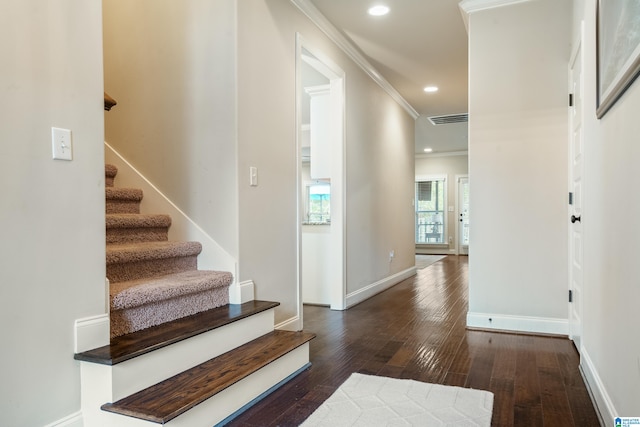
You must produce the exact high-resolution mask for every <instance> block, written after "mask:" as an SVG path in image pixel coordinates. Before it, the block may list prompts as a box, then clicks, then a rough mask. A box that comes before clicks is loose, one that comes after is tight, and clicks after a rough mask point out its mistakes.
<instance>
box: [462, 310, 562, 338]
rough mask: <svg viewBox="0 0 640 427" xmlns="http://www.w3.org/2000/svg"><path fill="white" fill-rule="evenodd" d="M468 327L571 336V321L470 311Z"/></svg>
mask: <svg viewBox="0 0 640 427" xmlns="http://www.w3.org/2000/svg"><path fill="white" fill-rule="evenodd" d="M467 327H469V328H478V329H495V330H501V331H518V332H529V333H534V334H552V335H563V336H568V335H569V320H568V319H559V318H552V317H533V316H512V315H509V314H493V313H475V312H471V311H470V312H468V313H467Z"/></svg>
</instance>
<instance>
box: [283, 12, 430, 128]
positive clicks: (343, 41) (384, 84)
mask: <svg viewBox="0 0 640 427" xmlns="http://www.w3.org/2000/svg"><path fill="white" fill-rule="evenodd" d="M291 3H293V4H294V5H295V6H296V7H297V8H298V9H300V11H301V12H302V13H304V14H305V15H306V16H307V17H308V18H309V19H310V20H311V22H313V23H314V24H315V25H316V26H317V27H318V28H320V30H321V31H322V32H323V33H325V34H326V35H327V36H328V37H329V39H331V41H333V42H334V43H335V44H336V45H337V46H338V47H339V48H340V49H342V51H343V52H344V53H346V54H347V56H349V58H351V59H352V60H353V61H354V62H355V63H356V64H357V65H358V66H359V67H360V68H362V70H363V71H364V72H365V73H367V75H368V76H369V77H371V78H372V79H373V81H374V82H376V83H377V84H378V85H379V86H380V87H381V88H382V89H384V90H385V91H386V92H387V93H388V94H389V96H391V98H393V99H394V100H395V101H396V102H397V103H398V104H400V106H401V107H402V108H404V109H405V111H406V112H407V113H409V115H410V116H411V117H413V119H414V120H415V119H417V118H418V117H419V116H420V114H419V113H418V112H417V111H416V110H415V109H414V108H413V107H412V106H411V104H409V103H408V102H407V100H406V99H404V98H403V97H402V95H400V93H399V92H398V91H397V90H396V89H395V88H394V87H393V86H391V83H389V82H388V81H387V79H385V78H384V77H383V76H382V74H380V73H379V72H378V70H376V69H375V67H374V66H373V65H371V63H370V62H369V61H368V60H367V59H366V58H365V56H364V55H363V54H362V53H360V51H359V50H358V49H357V48H356V47H355V46H354V45H353V43H351V42H350V41H349V40H348V39H347V38H346V37H345V36H344V35H343V34H342V33H341V32H340V31H339V30H338V29H337V28H336V27H335V26H334V25H333V24H332V23H331V22H330V21H329V20H328V19H327V18H326V17H325V16H324V15H323V14H322V13H321V12H320V11H319V10H318V8H316V7H315V6H314V5H313V3H311V1H310V0H291Z"/></svg>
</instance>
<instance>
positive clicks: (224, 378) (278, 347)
mask: <svg viewBox="0 0 640 427" xmlns="http://www.w3.org/2000/svg"><path fill="white" fill-rule="evenodd" d="M314 337H315V335H314V334H311V333H306V332H290V331H273V332H271V333H268V334H266V335H264V336H262V337H260V338H258V339H255V340H253V341H250V342H248V343H247V344H244V345H242V346H240V347H238V348H236V349H234V350H231V351H229V352H227V353H224V354H222V355H220V356H218V357H215V358H213V359H210V360H208V361H206V362H204V363H202V364H200V365H198V366H195V367H194V368H191V369H189V370H186V371H184V372H182V373H180V374H178V375H176V376H174V377H171V378H169V379H167V380H165V381H162V382H160V383H158V384H156V385H153V386H151V387H148V388H146V389H144V390H141V391H139V392H137V393H135V394H132V395H130V396H128V397H125V398H124V399H120V400H118V401H117V402H115V403H107V404H104V405H103V406H102V409H103V410H105V411H109V412H114V413H118V414H122V415H127V416H131V417H135V418H140V419H143V420H148V421H151V422H155V423H160V424H164V423H167V422H169V421H170V420H172V419H174V418H175V417H177V416H179V415H181V414H183V413H184V412H186V411H188V410H189V409H191V408H193V407H195V406H196V405H198V404H200V403H202V402H204V401H205V400H207V399H209V398H211V397H213V396H215V395H216V394H218V393H220V392H222V391H224V390H225V389H227V388H229V387H231V386H233V385H234V384H236V383H238V382H239V381H240V380H242V379H244V378H247V377H248V376H249V375H251V374H253V373H255V372H258V371H259V370H260V369H262V368H265V367H267V366H268V365H269V364H271V363H272V362H274V361H276V360H277V359H279V358H281V357H283V356H285V355H286V354H287V353H289V352H292V351H294V350H295V349H297V348H298V347H300V346H303V345H304V344H306V343H308V342H309V341H310V340H311V339H313V338H314Z"/></svg>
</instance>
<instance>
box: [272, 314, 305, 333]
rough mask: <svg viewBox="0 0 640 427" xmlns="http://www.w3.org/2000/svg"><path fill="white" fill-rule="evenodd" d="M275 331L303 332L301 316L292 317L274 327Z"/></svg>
mask: <svg viewBox="0 0 640 427" xmlns="http://www.w3.org/2000/svg"><path fill="white" fill-rule="evenodd" d="M274 329H280V330H283V331H301V330H302V325H301V322H300V317H299V316H294V317H291V318H289V319H287V320H285V321H283V322H280V323H278V324H277V325H275V326H274Z"/></svg>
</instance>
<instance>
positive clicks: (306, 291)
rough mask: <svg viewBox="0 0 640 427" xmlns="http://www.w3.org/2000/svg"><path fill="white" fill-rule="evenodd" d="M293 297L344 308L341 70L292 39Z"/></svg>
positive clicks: (342, 94)
mask: <svg viewBox="0 0 640 427" xmlns="http://www.w3.org/2000/svg"><path fill="white" fill-rule="evenodd" d="M296 51H297V55H296V94H297V95H296V98H297V159H298V160H297V166H298V182H297V184H298V185H297V188H298V200H299V202H298V215H297V227H298V299H299V304H300V313H301V314H302V304H316V305H324V306H329V307H331V309H334V310H344V309H345V308H346V284H345V260H344V257H345V256H344V254H345V249H344V245H345V244H344V242H345V237H344V236H345V231H344V217H345V214H344V209H345V203H344V194H345V192H344V188H345V185H344V93H345V90H344V71H342V70H341V69H340V68H339V67H338V66H336V65H335V64H334V63H333V62H332V61H331V60H330V59H329V58H328V57H327V56H325V55H324V54H323V53H322V52H321V51H320V50H318V49H316V48H315V47H314V46H312V45H311V44H310V43H308V42H307V41H306V40H304V38H303V37H302V36H301V35H300V34H297V35H296Z"/></svg>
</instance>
